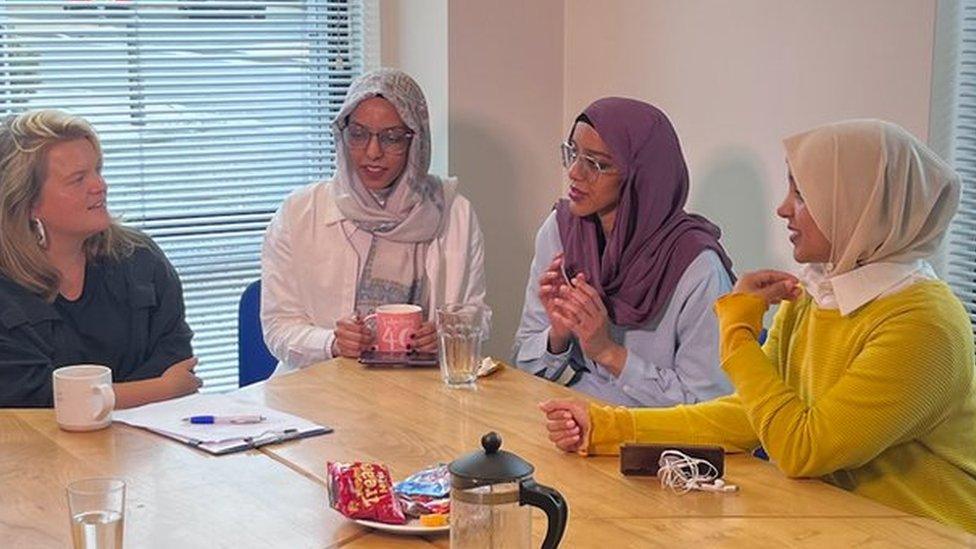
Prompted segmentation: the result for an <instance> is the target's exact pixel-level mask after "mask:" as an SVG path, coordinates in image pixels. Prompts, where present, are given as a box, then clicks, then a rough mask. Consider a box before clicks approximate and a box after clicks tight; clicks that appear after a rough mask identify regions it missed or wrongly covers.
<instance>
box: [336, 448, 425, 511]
mask: <svg viewBox="0 0 976 549" xmlns="http://www.w3.org/2000/svg"><path fill="white" fill-rule="evenodd" d="M327 470H328V487H329V505H330V506H331V507H332V508H333V509H335V510H336V511H339V512H340V513H342V514H343V515H345V516H347V517H349V518H352V519H367V520H375V521H378V522H385V523H389V524H404V523H405V522H407V518H406V517H405V516H404V514H403V511H402V510H401V509H400V504H399V503H398V502H397V500H396V498H395V497H394V494H393V483H392V480H391V478H390V470H389V469H388V468H387V467H386V466H385V465H383V464H380V463H362V462H358V461H357V462H354V463H336V462H329V463H328V464H327Z"/></svg>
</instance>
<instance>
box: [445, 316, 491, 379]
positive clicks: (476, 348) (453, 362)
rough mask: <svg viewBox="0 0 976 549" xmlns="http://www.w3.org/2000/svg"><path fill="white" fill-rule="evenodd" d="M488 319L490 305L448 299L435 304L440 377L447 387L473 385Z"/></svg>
mask: <svg viewBox="0 0 976 549" xmlns="http://www.w3.org/2000/svg"><path fill="white" fill-rule="evenodd" d="M490 321H491V309H489V308H488V307H487V306H485V305H480V304H476V303H447V304H445V305H442V306H440V307H438V308H437V335H438V337H439V338H440V348H439V349H438V353H439V358H440V366H441V377H442V378H443V379H444V383H447V385H448V387H455V388H464V387H467V388H472V387H474V382H475V379H477V377H478V366H479V365H480V364H481V342H482V340H483V339H485V338H486V337H487V335H488V333H487V331H488V324H489V322H490Z"/></svg>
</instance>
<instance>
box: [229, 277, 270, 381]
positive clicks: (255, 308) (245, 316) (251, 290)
mask: <svg viewBox="0 0 976 549" xmlns="http://www.w3.org/2000/svg"><path fill="white" fill-rule="evenodd" d="M277 365H278V360H277V359H276V358H275V357H274V356H273V355H272V354H271V351H269V350H268V347H267V345H265V344H264V333H263V332H262V331H261V281H260V280H255V281H254V282H252V283H250V284H248V286H247V288H246V289H245V290H244V293H243V294H242V295H241V303H240V306H239V307H238V309H237V373H238V382H237V384H238V386H239V387H246V386H248V385H250V384H252V383H257V382H258V381H264V380H265V379H268V377H270V376H271V374H272V373H273V372H274V370H275V367H276V366H277Z"/></svg>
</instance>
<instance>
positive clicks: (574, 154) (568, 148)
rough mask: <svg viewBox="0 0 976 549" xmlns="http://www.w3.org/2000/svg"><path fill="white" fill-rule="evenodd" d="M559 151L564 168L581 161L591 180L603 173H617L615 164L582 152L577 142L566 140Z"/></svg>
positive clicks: (584, 172) (584, 171)
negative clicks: (577, 146)
mask: <svg viewBox="0 0 976 549" xmlns="http://www.w3.org/2000/svg"><path fill="white" fill-rule="evenodd" d="M559 153H560V158H561V160H562V164H563V168H566V169H567V170H569V169H570V168H571V167H572V166H573V164H575V163H576V162H577V161H579V162H580V167H581V168H582V170H583V175H585V176H586V178H587V179H589V180H593V179H596V178H598V177H600V176H601V175H610V174H615V173H617V169H616V168H615V167H614V166H613V164H611V163H609V162H602V161H600V160H597V159H596V158H593V157H592V156H590V155H588V154H580V153H579V150H578V149H577V148H576V144H575V143H571V142H569V141H564V142H563V143H562V144H561V145H559Z"/></svg>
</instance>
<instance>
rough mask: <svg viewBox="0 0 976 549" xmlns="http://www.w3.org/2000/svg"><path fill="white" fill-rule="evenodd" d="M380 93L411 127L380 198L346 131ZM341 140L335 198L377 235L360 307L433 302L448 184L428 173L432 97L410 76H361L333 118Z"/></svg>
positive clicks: (360, 293) (362, 282) (358, 298)
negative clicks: (400, 163) (353, 155)
mask: <svg viewBox="0 0 976 549" xmlns="http://www.w3.org/2000/svg"><path fill="white" fill-rule="evenodd" d="M376 96H382V97H383V98H384V99H386V100H387V101H389V102H390V103H391V104H392V105H393V107H394V108H395V109H396V111H397V113H398V114H399V115H400V118H401V119H402V120H403V123H404V124H406V125H407V127H408V128H410V130H411V131H412V132H413V134H414V135H413V139H412V140H411V142H410V148H409V149H408V151H407V155H408V156H407V164H406V166H405V167H404V169H403V173H402V174H401V175H400V177H399V178H398V179H397V181H395V182H394V183H393V185H392V186H391V187H390V189H389V192H388V194H387V193H382V194H385V195H386V196H385V197H383V198H380V197H379V196H377V195H376V194H374V193H371V192H370V191H369V189H367V188H366V187H365V186H364V185H363V184H362V182H361V181H360V180H359V176H358V174H357V173H356V167H355V166H354V165H353V164H352V162H351V160H350V158H349V150H348V147H347V145H346V143H345V139H344V138H343V135H342V130H343V128H344V127H345V125H346V123H347V122H348V118H349V115H350V114H352V112H353V111H354V110H355V109H356V107H357V106H359V103H360V102H362V101H363V100H365V99H369V98H371V97H376ZM332 135H333V138H334V139H335V144H336V163H337V167H336V173H335V175H334V176H333V184H332V186H331V188H332V195H333V199H334V200H335V202H336V205H337V206H338V208H339V211H341V212H342V214H343V215H344V216H345V217H346V218H347V219H349V220H350V221H352V222H353V223H354V224H355V225H356V226H357V227H358V228H360V229H362V230H364V231H367V232H369V233H370V234H371V235H372V244H371V245H370V250H369V255H368V257H367V258H366V260H365V262H364V265H363V270H362V273H361V275H360V279H359V283H358V285H357V287H356V311H357V312H359V313H361V314H367V313H369V312H371V311H372V310H373V309H374V308H375V307H376V306H377V305H382V304H385V303H413V304H416V305H420V306H421V307H424V308H426V307H427V293H428V291H429V288H428V286H429V282H428V280H427V275H426V269H425V263H426V261H425V260H426V253H427V246H428V245H429V244H430V242H431V240H433V239H434V238H436V237H437V235H438V234H439V233H440V231H441V229H442V224H443V222H444V217H445V212H444V210H445V206H444V204H445V200H444V185H443V182H442V180H441V178H439V177H437V176H435V175H432V174H430V173H428V172H427V170H428V168H429V167H430V125H429V122H428V114H427V101H426V100H425V99H424V94H423V91H421V89H420V86H419V85H417V83H416V82H415V81H414V80H413V79H412V78H410V76H409V75H407V74H406V73H404V72H402V71H398V70H395V69H379V70H375V71H372V72H369V73H366V74H364V75H362V76H361V77H359V78H357V79H356V80H355V81H354V82H353V83H352V85H351V86H350V87H349V91H348V93H347V94H346V99H345V101H344V103H343V105H342V109H341V110H340V111H339V115H338V116H337V117H336V119H335V121H334V122H333V123H332Z"/></svg>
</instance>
